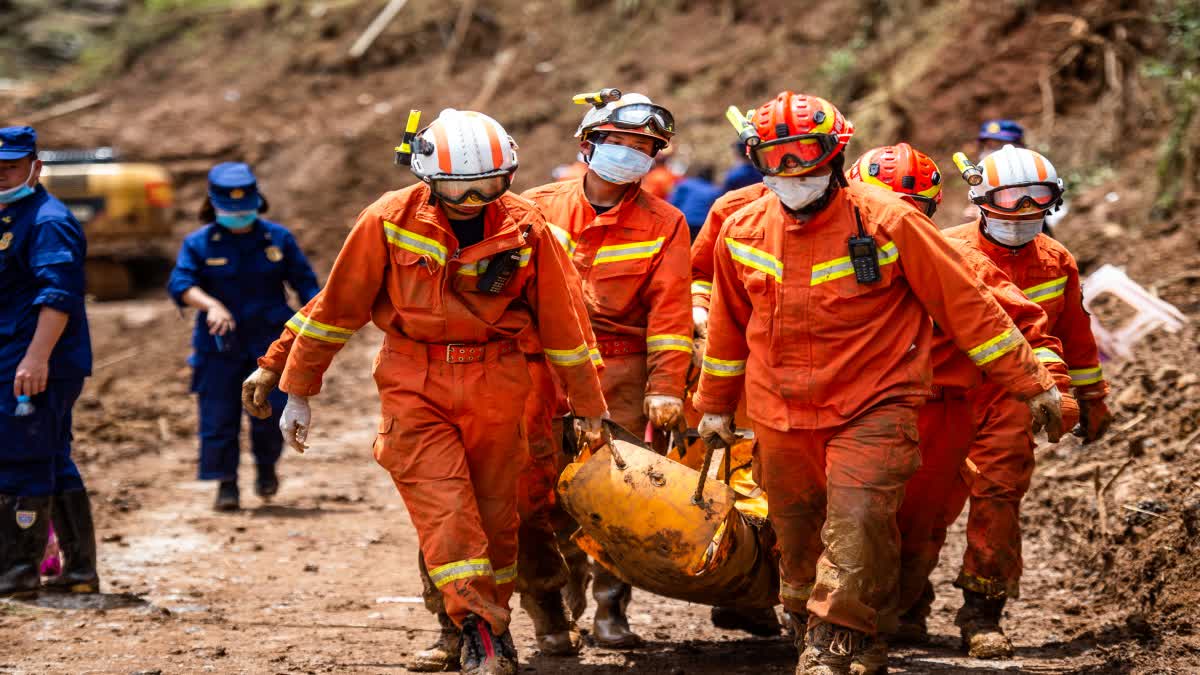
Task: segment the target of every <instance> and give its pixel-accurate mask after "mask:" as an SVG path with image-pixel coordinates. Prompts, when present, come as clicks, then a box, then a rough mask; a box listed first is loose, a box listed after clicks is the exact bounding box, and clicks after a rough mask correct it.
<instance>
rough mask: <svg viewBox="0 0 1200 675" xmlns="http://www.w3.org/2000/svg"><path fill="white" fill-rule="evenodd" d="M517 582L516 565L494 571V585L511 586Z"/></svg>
mask: <svg viewBox="0 0 1200 675" xmlns="http://www.w3.org/2000/svg"><path fill="white" fill-rule="evenodd" d="M516 580H517V563H513V564H511V565H509V566H508V567H501V568H500V569H498V570H496V585H500V584H511V583H512V582H514V581H516Z"/></svg>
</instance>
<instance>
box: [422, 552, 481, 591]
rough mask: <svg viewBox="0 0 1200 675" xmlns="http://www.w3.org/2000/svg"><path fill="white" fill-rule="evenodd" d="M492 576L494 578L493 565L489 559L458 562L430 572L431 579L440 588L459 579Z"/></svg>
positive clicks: (441, 566)
mask: <svg viewBox="0 0 1200 675" xmlns="http://www.w3.org/2000/svg"><path fill="white" fill-rule="evenodd" d="M490 576H492V563H491V561H490V560H488V559H487V558H472V559H470V560H456V561H454V562H452V563H446V564H445V565H439V566H438V567H435V568H433V569H431V570H429V578H430V579H431V580H432V581H433V585H434V586H437V587H438V588H441V587H442V586H445V585H446V584H448V583H450V582H452V581H458V580H459V579H467V578H470V577H490Z"/></svg>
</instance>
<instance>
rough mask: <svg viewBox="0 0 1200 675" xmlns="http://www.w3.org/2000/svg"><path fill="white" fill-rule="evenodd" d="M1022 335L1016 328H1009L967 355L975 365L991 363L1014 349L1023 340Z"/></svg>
mask: <svg viewBox="0 0 1200 675" xmlns="http://www.w3.org/2000/svg"><path fill="white" fill-rule="evenodd" d="M1024 339H1025V338H1024V337H1023V336H1022V335H1021V334H1020V333H1019V332H1017V329H1016V328H1009V329H1008V330H1006V331H1004V332H1003V333H1001V334H999V335H997V336H996V337H994V338H992V339H991V340H988V341H987V342H985V343H983V344H981V345H979V346H978V347H976V348H974V349H972V350H971V351H969V352H967V356H969V357H971V360H972V361H974V362H975V365H977V366H982V365H984V364H986V363H991V362H992V361H995V360H996V359H998V358H1000V357H1001V356H1004V355H1005V354H1007V353H1009V352H1011V351H1012V350H1014V349H1016V348H1017V346H1018V345H1020V344H1021V342H1022V341H1024Z"/></svg>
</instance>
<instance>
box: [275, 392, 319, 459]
mask: <svg viewBox="0 0 1200 675" xmlns="http://www.w3.org/2000/svg"><path fill="white" fill-rule="evenodd" d="M311 424H312V410H311V409H310V408H309V407H308V397H307V396H296V395H295V394H288V402H287V405H285V406H284V407H283V415H281V416H280V418H279V430H280V431H282V432H283V441H284V442H285V443H287V444H288V445H290V446H292V447H293V448H295V449H296V452H299V453H302V454H303V453H304V450H305V448H307V447H308V446H307V445H305V444H304V442H305V441H307V440H308V430H309V428H310V426H311Z"/></svg>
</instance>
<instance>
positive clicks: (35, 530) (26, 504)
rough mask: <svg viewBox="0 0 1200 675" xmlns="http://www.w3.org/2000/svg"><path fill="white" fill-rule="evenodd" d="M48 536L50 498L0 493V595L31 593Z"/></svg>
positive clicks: (35, 584) (35, 582)
mask: <svg viewBox="0 0 1200 675" xmlns="http://www.w3.org/2000/svg"><path fill="white" fill-rule="evenodd" d="M49 537H50V497H14V496H11V495H0V596H6V595H7V596H14V597H27V596H30V595H35V594H36V593H37V590H38V585H39V584H40V583H41V576H40V574H39V572H38V568H39V567H40V566H41V564H42V555H43V554H45V552H46V540H47V539H49Z"/></svg>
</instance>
